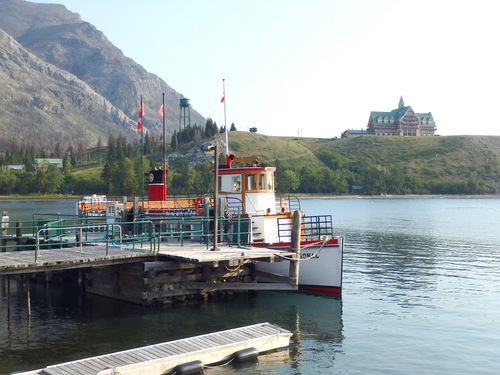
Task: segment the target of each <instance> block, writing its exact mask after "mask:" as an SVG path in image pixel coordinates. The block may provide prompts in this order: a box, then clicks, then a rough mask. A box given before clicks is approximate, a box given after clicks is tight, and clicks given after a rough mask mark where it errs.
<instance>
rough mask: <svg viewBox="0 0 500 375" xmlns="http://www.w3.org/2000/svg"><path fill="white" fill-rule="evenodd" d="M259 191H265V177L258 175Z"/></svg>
mask: <svg viewBox="0 0 500 375" xmlns="http://www.w3.org/2000/svg"><path fill="white" fill-rule="evenodd" d="M259 189H260V190H265V189H266V175H265V174H264V173H263V174H259Z"/></svg>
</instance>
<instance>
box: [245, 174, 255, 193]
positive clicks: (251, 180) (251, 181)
mask: <svg viewBox="0 0 500 375" xmlns="http://www.w3.org/2000/svg"><path fill="white" fill-rule="evenodd" d="M247 190H257V178H256V177H255V175H254V174H249V175H248V176H247Z"/></svg>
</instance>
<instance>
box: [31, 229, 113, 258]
mask: <svg viewBox="0 0 500 375" xmlns="http://www.w3.org/2000/svg"><path fill="white" fill-rule="evenodd" d="M110 226H111V227H112V228H113V227H118V229H119V232H120V237H119V238H120V246H121V245H122V238H123V235H122V227H121V225H120V224H106V232H107V233H108V232H109V227H110ZM85 228H88V226H74V227H59V228H53V227H47V228H41V229H39V230H38V231H37V233H36V246H35V263H36V261H37V260H38V253H39V251H40V233H42V232H44V231H49V230H64V231H66V230H68V229H69V230H71V229H79V230H80V234H82V232H83V229H85ZM113 233H114V231H113ZM105 241H106V256H108V254H109V251H108V246H109V238H108V236H106V240H105ZM79 242H80V243H83V242H82V241H81V238H80V241H79ZM60 245H62V242H61V243H60ZM80 251H82V247H81V246H80Z"/></svg>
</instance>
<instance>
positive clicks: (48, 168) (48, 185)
mask: <svg viewBox="0 0 500 375" xmlns="http://www.w3.org/2000/svg"><path fill="white" fill-rule="evenodd" d="M63 183H64V176H63V175H62V174H61V172H59V170H58V169H57V167H56V166H55V165H53V164H48V165H43V166H41V167H40V168H38V170H37V172H36V184H37V187H38V191H39V192H40V193H43V194H45V195H47V194H54V193H56V192H58V191H59V189H60V188H61V186H62V185H63Z"/></svg>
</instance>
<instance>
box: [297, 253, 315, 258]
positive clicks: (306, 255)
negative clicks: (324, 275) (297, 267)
mask: <svg viewBox="0 0 500 375" xmlns="http://www.w3.org/2000/svg"><path fill="white" fill-rule="evenodd" d="M309 258H316V259H319V255H318V254H315V253H300V259H309Z"/></svg>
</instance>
